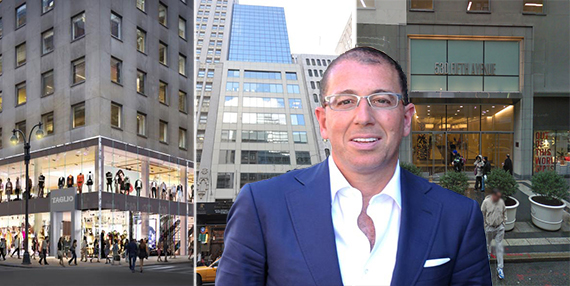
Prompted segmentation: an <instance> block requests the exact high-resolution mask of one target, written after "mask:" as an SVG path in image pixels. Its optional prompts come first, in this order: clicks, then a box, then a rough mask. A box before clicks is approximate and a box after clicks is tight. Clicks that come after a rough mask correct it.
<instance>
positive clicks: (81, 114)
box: [71, 102, 85, 128]
mask: <svg viewBox="0 0 570 286" xmlns="http://www.w3.org/2000/svg"><path fill="white" fill-rule="evenodd" d="M72 110H73V118H72V119H71V123H72V125H71V127H72V128H77V127H81V126H85V102H82V103H80V104H76V105H74V106H72Z"/></svg>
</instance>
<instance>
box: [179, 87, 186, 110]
mask: <svg viewBox="0 0 570 286" xmlns="http://www.w3.org/2000/svg"><path fill="white" fill-rule="evenodd" d="M178 110H180V112H186V93H185V92H183V91H182V90H179V91H178Z"/></svg>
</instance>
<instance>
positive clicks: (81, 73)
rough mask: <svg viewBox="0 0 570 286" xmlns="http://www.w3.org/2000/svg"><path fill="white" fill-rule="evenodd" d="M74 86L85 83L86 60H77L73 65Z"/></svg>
mask: <svg viewBox="0 0 570 286" xmlns="http://www.w3.org/2000/svg"><path fill="white" fill-rule="evenodd" d="M71 70H72V75H73V79H72V82H73V84H76V83H80V82H84V81H85V58H81V59H78V60H75V61H73V62H72V63H71Z"/></svg>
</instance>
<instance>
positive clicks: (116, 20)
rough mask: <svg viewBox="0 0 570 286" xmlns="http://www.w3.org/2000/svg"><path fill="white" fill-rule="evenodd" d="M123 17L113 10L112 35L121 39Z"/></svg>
mask: <svg viewBox="0 0 570 286" xmlns="http://www.w3.org/2000/svg"><path fill="white" fill-rule="evenodd" d="M122 23H123V18H122V17H121V16H119V15H118V14H115V13H113V12H111V35H112V36H113V37H115V38H117V39H121V37H122V33H121V27H122Z"/></svg>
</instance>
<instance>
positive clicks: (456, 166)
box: [451, 150, 465, 173]
mask: <svg viewBox="0 0 570 286" xmlns="http://www.w3.org/2000/svg"><path fill="white" fill-rule="evenodd" d="M453 156H454V158H453V161H451V165H452V166H453V170H454V171H455V172H457V173H459V172H461V171H462V170H463V164H464V163H465V161H464V159H463V157H461V154H459V153H458V152H457V150H453Z"/></svg>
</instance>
